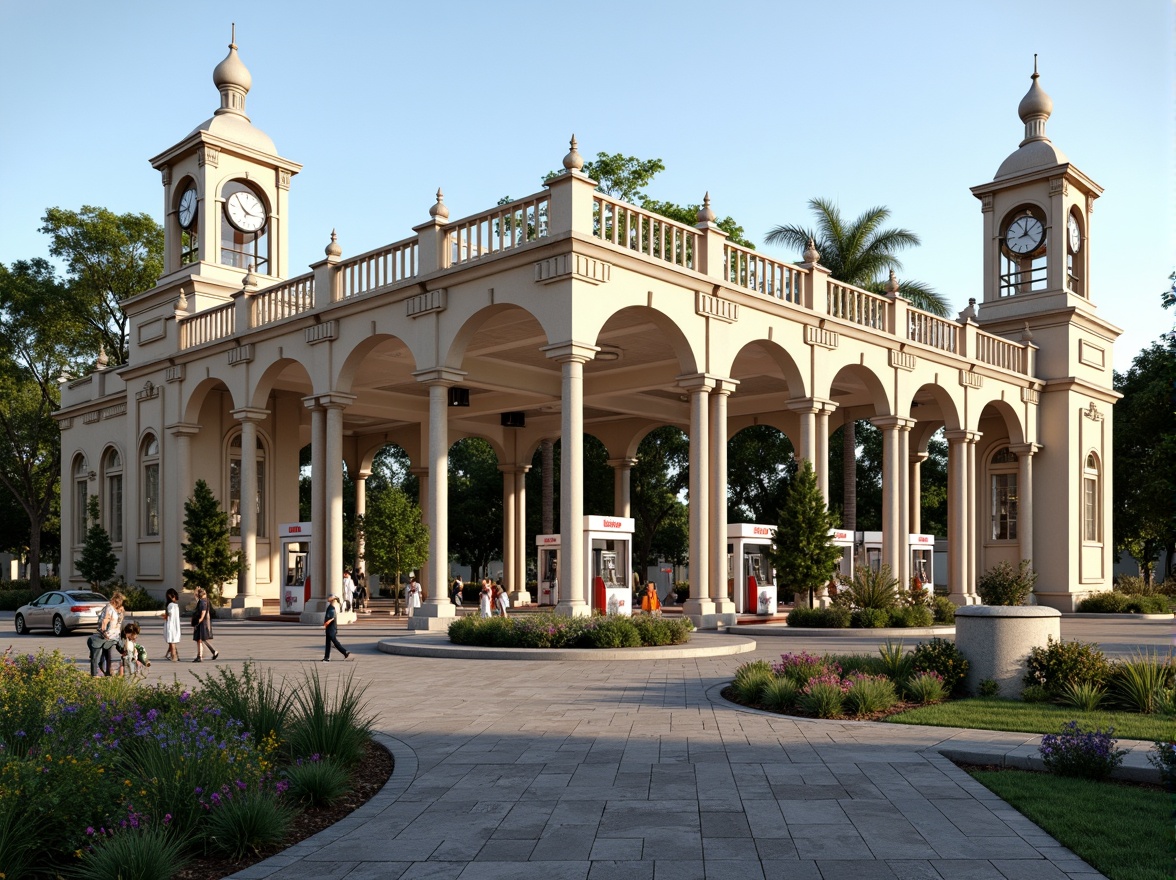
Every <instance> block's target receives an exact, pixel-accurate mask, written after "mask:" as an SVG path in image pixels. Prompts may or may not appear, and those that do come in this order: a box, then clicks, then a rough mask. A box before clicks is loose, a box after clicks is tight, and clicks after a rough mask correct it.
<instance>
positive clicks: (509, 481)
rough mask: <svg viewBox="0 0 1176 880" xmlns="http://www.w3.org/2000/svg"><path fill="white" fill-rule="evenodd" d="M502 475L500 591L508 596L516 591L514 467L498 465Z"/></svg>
mask: <svg viewBox="0 0 1176 880" xmlns="http://www.w3.org/2000/svg"><path fill="white" fill-rule="evenodd" d="M498 470H499V472H500V473H501V474H502V589H504V590H505V591H506V592H507V594H508V595H509V594H510V593H512V592H515V591H516V590H518V588H519V587H518V583H517V582H516V581H515V576H516V574H517V572H516V571H515V545H516V542H515V526H516V517H515V502H516V499H515V480H514V465H509V464H500V465H499V466H498Z"/></svg>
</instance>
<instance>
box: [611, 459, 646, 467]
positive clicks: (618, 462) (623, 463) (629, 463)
mask: <svg viewBox="0 0 1176 880" xmlns="http://www.w3.org/2000/svg"><path fill="white" fill-rule="evenodd" d="M638 461H639V459H636V458H610V459H609V460H608V466H609V467H610V468H632V467H636V465H637V462H638Z"/></svg>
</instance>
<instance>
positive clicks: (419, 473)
mask: <svg viewBox="0 0 1176 880" xmlns="http://www.w3.org/2000/svg"><path fill="white" fill-rule="evenodd" d="M408 472H409V473H410V474H412V475H413V476H414V477H416V478H417V507H419V508H420V509H421V522H423V523H424V524H425V525H428V524H429V469H428V468H427V467H411V468H409V469H408Z"/></svg>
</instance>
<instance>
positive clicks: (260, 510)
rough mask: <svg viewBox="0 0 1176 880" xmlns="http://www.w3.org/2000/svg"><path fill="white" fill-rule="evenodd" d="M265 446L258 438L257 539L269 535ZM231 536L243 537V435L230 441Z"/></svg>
mask: <svg viewBox="0 0 1176 880" xmlns="http://www.w3.org/2000/svg"><path fill="white" fill-rule="evenodd" d="M265 520H266V515H265V444H264V443H262V441H261V438H260V437H258V438H257V537H259V538H264V537H266V535H267V531H266V525H265ZM229 534H230V535H232V536H233V537H234V538H239V537H240V536H241V433H240V432H239V431H238V432H237V434H236V435H235V436H234V437H233V439H232V440H231V441H229Z"/></svg>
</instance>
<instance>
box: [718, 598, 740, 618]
mask: <svg viewBox="0 0 1176 880" xmlns="http://www.w3.org/2000/svg"><path fill="white" fill-rule="evenodd" d="M714 602H715V614H723V615H726V614H730V615H734V614H735V603H734V602H732V601H731V600H730V599H728V598H726V597H723V598H722V599H715V600H714Z"/></svg>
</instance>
